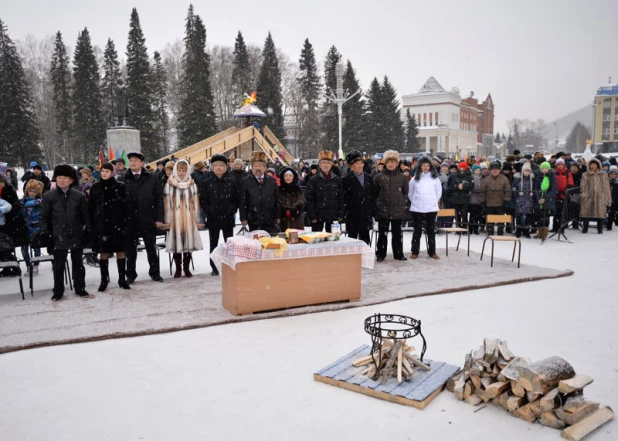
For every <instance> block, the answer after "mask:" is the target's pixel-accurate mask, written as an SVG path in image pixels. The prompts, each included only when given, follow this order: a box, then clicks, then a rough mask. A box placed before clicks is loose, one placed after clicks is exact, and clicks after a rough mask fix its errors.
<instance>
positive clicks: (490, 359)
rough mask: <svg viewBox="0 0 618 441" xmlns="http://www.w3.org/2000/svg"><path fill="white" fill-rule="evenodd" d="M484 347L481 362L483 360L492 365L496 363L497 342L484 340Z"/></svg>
mask: <svg viewBox="0 0 618 441" xmlns="http://www.w3.org/2000/svg"><path fill="white" fill-rule="evenodd" d="M484 346H485V355H484V356H483V360H485V361H486V362H487V363H489V364H492V363H495V362H496V361H498V354H497V353H496V349H497V348H498V340H492V339H490V338H485V341H484Z"/></svg>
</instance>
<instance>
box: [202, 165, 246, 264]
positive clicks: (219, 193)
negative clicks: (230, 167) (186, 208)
mask: <svg viewBox="0 0 618 441" xmlns="http://www.w3.org/2000/svg"><path fill="white" fill-rule="evenodd" d="M210 164H211V168H212V171H213V173H212V176H211V177H209V178H208V179H206V180H205V181H202V182H201V183H200V184H199V187H198V193H199V195H200V206H201V207H202V210H204V212H205V213H206V226H207V227H208V235H209V237H210V252H211V253H212V252H213V251H214V250H215V248H217V245H219V236H220V234H219V233H220V232H221V231H223V240H224V241H227V238H228V237H232V236H233V235H234V215H235V214H236V210H238V203H239V197H240V195H239V193H238V187H237V186H236V180H235V179H234V178H233V177H232V176H230V175H229V174H228V173H226V172H227V157H226V156H225V155H214V156H213V157H212V158H211V159H210ZM210 267H211V268H212V275H213V276H218V275H219V271H218V270H217V267H216V266H215V264H214V262H213V261H212V260H211V261H210Z"/></svg>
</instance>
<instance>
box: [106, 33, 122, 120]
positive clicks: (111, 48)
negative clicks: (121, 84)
mask: <svg viewBox="0 0 618 441" xmlns="http://www.w3.org/2000/svg"><path fill="white" fill-rule="evenodd" d="M120 78H121V74H120V63H119V62H118V52H116V45H115V44H114V42H113V40H112V39H111V38H110V39H108V40H107V44H106V45H105V52H104V53H103V79H102V80H101V95H102V100H103V118H104V120H105V125H106V126H107V127H114V126H116V123H117V120H116V118H114V114H115V109H116V85H117V83H118V80H119V79H120Z"/></svg>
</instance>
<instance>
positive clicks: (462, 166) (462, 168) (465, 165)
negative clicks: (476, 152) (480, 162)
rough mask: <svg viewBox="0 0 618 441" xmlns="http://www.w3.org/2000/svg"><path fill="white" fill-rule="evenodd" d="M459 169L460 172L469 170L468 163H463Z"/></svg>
mask: <svg viewBox="0 0 618 441" xmlns="http://www.w3.org/2000/svg"><path fill="white" fill-rule="evenodd" d="M457 168H458V169H459V170H469V167H468V163H467V162H466V161H461V162H460V163H459V165H458V166H457Z"/></svg>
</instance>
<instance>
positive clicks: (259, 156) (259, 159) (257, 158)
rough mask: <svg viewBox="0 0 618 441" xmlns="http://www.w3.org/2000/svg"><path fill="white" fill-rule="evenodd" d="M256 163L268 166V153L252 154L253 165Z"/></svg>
mask: <svg viewBox="0 0 618 441" xmlns="http://www.w3.org/2000/svg"><path fill="white" fill-rule="evenodd" d="M254 162H263V163H264V164H266V153H264V152H253V153H251V164H253V163H254Z"/></svg>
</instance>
